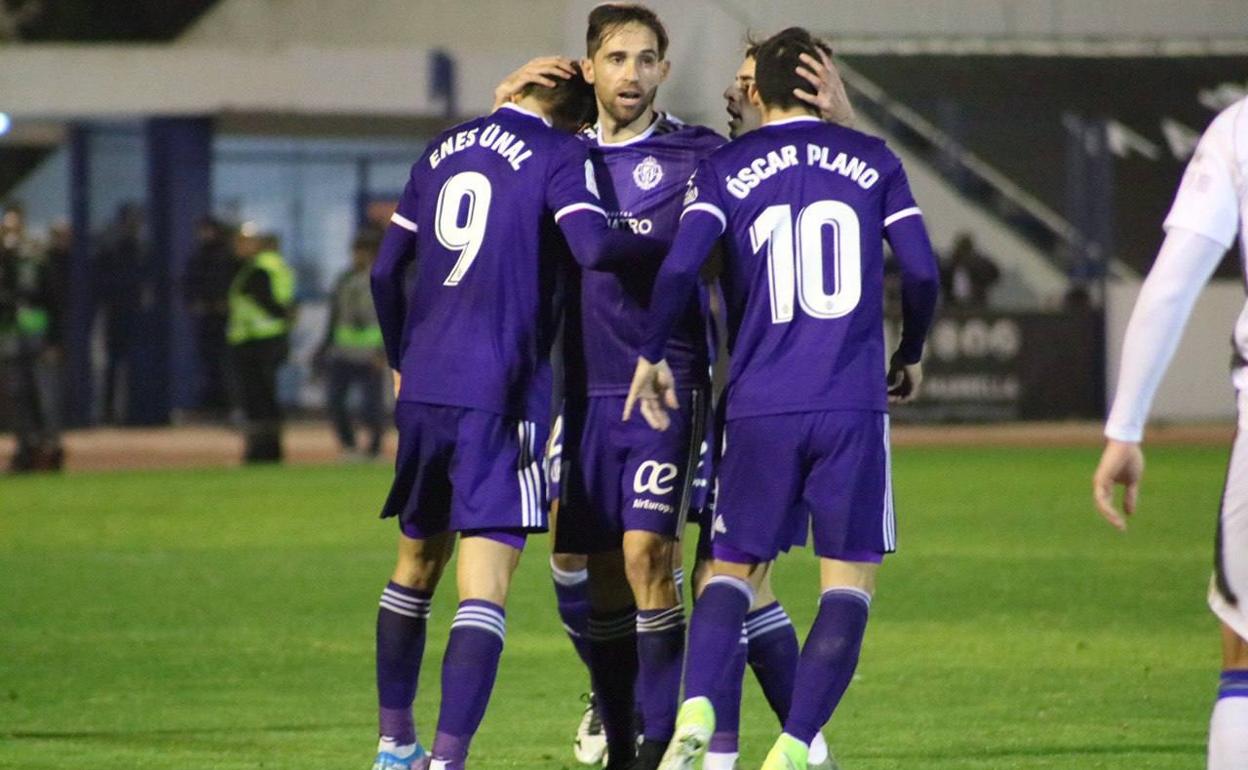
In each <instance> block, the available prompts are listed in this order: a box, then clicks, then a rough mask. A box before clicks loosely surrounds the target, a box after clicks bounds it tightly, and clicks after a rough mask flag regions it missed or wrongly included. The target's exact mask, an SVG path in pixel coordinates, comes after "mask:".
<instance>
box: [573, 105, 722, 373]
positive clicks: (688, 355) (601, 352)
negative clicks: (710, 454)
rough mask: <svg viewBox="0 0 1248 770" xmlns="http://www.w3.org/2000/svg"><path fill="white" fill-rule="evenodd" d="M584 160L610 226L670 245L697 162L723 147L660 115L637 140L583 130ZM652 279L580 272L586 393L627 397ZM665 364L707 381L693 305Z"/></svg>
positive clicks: (647, 271)
mask: <svg viewBox="0 0 1248 770" xmlns="http://www.w3.org/2000/svg"><path fill="white" fill-rule="evenodd" d="M585 138H586V139H587V140H588V142H589V144H590V156H591V157H592V159H593V162H594V167H595V169H596V171H597V178H598V180H599V182H600V184H601V192H602V206H603V208H605V209H606V210H607V216H608V218H609V220H610V222H611V224H612V226H613V227H617V228H628V229H631V230H632V231H633V232H634V233H637V234H639V235H645V236H649V237H652V238H657V239H659V240H661V241H665V242H668V243H670V242H671V241H672V239H673V238H675V237H676V229H677V226H678V224H679V222H680V201H681V197H682V196H683V195H684V194H685V189H686V184H687V182H688V180H689V177H690V175H692V174H693V171H694V169H695V168H696V167H697V163H698V161H699V160H701V159H702V158H704V157H706V155H707V154H708V153H710V152H711V151H712V150H714V149H715V148H717V147H719V146H720V145H722V144H723V143H724V139H723V137H721V136H719V135H718V134H716V133H715V132H713V131H711V130H710V129H707V128H703V127H701V126H688V125H685V124H684V123H681V122H680V121H678V120H675V119H674V118H671V117H669V116H667V115H664V114H663V113H659V116H658V119H657V120H655V122H654V123H653V124H652V125H651V126H650V128H649V129H647V130H646V131H645V132H644V133H642V134H641V135H639V136H637V137H635V138H633V139H630V140H628V141H626V142H621V143H618V144H603V143H602V142H600V141H599V140H598V134H597V133H596V132H588V133H587V134H586V135H585ZM653 282H654V268H653V265H648V266H646V267H645V268H644V269H638V270H633V271H622V272H619V273H605V272H590V271H586V272H585V273H584V274H583V275H582V279H581V306H582V310H581V313H582V315H581V318H582V333H583V337H584V346H585V348H584V357H585V368H586V374H587V378H588V386H589V393H590V395H594V396H618V395H624V394H626V393H628V386H629V384H630V383H631V382H632V379H633V369H634V367H635V365H636V362H637V350H638V348H639V347H640V345H641V339H642V334H643V332H644V329H645V319H646V312H647V308H648V305H649V300H650V292H651V289H652V287H653ZM667 345H668V347H667V350H668V362H669V363H670V364H671V366H672V368H673V370H675V371H676V372H677V373H678V376H681V375H683V376H681V380H680V381H681V383H682V384H683V385H686V386H688V385H693V384H697V383H702V382H705V380H706V371H707V365H708V363H707V361H708V359H707V351H706V329H705V321H704V319H703V309H702V308H701V306H700V303H699V302H697V301H692V300H691V301H690V302H688V303H686V305H685V306H684V307H683V308H682V313H681V316H680V318H679V320H678V322H677V323H676V325H675V327H674V329H673V333H672V335H671V338H670V339H669V340H667Z"/></svg>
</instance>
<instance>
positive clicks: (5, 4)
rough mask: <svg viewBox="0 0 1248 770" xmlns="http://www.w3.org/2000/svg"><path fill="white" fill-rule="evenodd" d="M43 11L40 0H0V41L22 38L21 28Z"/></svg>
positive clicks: (13, 41)
mask: <svg viewBox="0 0 1248 770" xmlns="http://www.w3.org/2000/svg"><path fill="white" fill-rule="evenodd" d="M42 13H43V3H42V1H41V0H0V43H16V42H18V41H20V40H21V39H22V28H23V27H25V26H26V25H27V24H29V23H30V22H32V21H34V20H35V19H37V18H39V16H40V15H41V14H42Z"/></svg>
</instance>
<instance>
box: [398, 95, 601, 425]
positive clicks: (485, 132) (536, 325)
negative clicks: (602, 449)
mask: <svg viewBox="0 0 1248 770" xmlns="http://www.w3.org/2000/svg"><path fill="white" fill-rule="evenodd" d="M597 195H598V191H597V185H596V184H595V181H594V176H593V167H592V165H590V163H589V156H588V151H587V149H586V148H585V145H584V143H583V142H581V141H579V140H578V139H577V138H576V137H575V136H573V135H572V134H569V133H565V132H561V131H557V130H555V129H553V128H551V127H550V126H549V125H548V124H546V122H545V121H544V119H543V118H542V117H541V116H539V115H536V114H534V113H531V112H528V111H526V110H523V109H521V108H519V107H516V106H515V105H507V106H505V107H503V108H502V109H499V110H497V111H496V112H494V113H493V114H491V115H487V116H485V117H482V118H477V119H475V120H472V121H468V122H466V123H462V124H460V125H458V126H455V127H453V128H451V129H449V130H447V131H445V132H444V133H442V134H441V135H440V136H438V137H437V138H436V139H435V140H434V141H432V142H431V143H430V144H429V146H428V147H427V148H426V150H425V153H424V154H423V155H422V156H421V159H420V160H419V161H418V162H417V163H416V164H415V165H414V166H413V167H412V173H411V179H410V180H409V181H408V184H407V187H406V189H405V190H404V192H403V197H402V199H401V200H400V201H399V204H398V208H397V209H396V211H395V213H394V216H393V217H392V219H391V223H392V227H391V230H392V231H394V230H395V227H394V226H396V225H397V226H398V227H399V228H402V229H403V230H405V231H408V232H410V233H415V239H414V240H415V249H412V248H410V247H409V248H406V249H403V250H394V249H387V248H385V247H384V246H383V249H382V251H381V254H380V256H379V258H378V262H377V264H376V265H375V266H374V268H373V294H374V299H375V301H376V304H377V309H378V317H379V319H380V321H381V323H382V330H383V335H384V337H385V341H386V352H387V355H388V357H389V360H390V366H391V367H392V368H394V369H396V370H399V371H400V372H401V373H402V384H401V390H400V392H399V396H398V399H399V401H417V402H423V403H429V404H441V405H449V406H458V407H468V408H473V409H480V410H485V411H489V412H494V413H497V414H502V415H506V416H509V417H515V418H520V419H524V420H530V421H533V422H535V423H537V424H539V425H547V424H549V413H550V403H551V365H550V349H551V344H552V341H553V338H554V334H555V328H556V320H557V318H556V316H557V311H558V307H557V301H556V300H557V297H556V289H557V287H558V286H559V285H560V283H561V279H560V271H562V270H563V269H565V268H566V266H567V265H568V262H567V260H566V259H565V258H564V255H566V254H567V248H566V246H565V245H564V241H563V236H562V235H561V233H560V232H559V228H558V226H557V224H556V223H557V221H558V220H559V219H560V218H562V217H564V216H566V215H568V214H571V213H573V212H576V211H582V210H586V209H590V210H594V211H596V212H598V213H599V214H602V212H601V208H600V206H599V204H598V197H597ZM603 216H604V217H605V214H603ZM604 221H605V219H604ZM400 234H401V233H400ZM409 240H410V236H409ZM412 260H415V269H414V270H413V271H412V272H413V273H414V280H413V281H412V282H411V284H410V286H407V285H405V278H404V276H405V274H406V273H407V272H408V271H407V267H408V265H409V264H410V263H411V262H412Z"/></svg>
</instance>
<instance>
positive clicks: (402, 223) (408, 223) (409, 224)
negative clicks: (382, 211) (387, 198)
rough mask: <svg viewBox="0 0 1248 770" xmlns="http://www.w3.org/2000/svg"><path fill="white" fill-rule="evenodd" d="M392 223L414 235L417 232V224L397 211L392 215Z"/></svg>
mask: <svg viewBox="0 0 1248 770" xmlns="http://www.w3.org/2000/svg"><path fill="white" fill-rule="evenodd" d="M390 221H391V222H393V223H394V224H396V225H398V226H399V227H402V228H403V229H404V230H407V231H409V232H413V233H414V232H416V223H415V222H413V221H412V220H410V219H408V218H407V217H405V216H403V215H402V214H400V213H399V212H397V211H396V212H394V213H393V214H391V215H390Z"/></svg>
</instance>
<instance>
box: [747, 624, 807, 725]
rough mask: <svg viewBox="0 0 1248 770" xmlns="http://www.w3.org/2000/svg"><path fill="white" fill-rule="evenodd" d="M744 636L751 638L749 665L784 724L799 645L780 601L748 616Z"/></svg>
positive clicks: (790, 700)
mask: <svg viewBox="0 0 1248 770" xmlns="http://www.w3.org/2000/svg"><path fill="white" fill-rule="evenodd" d="M745 636H746V638H747V639H748V640H749V655H748V658H747V660H748V661H749V664H750V668H751V669H753V671H754V676H755V678H757V679H758V684H759V686H760V687H762V689H763V695H764V696H765V697H766V698H767V703H768V705H770V706H771V710H772V711H773V712H775V714H776V717H777V718H778V719H779V720H780V723H781V724H783V723H784V720H785V719H787V718H788V716H789V705H790V704H791V703H792V702H793V680H794V678H795V677H796V676H797V659H798V655H799V648H798V645H797V632H796V631H794V630H793V621H792V620H790V619H789V616H788V613H786V612H785V611H784V607H781V606H780V603H779V602H772V603H771V604H768V605H767V606H766V607H762V608H760V609H757V610H754V611H753V612H751V613H750V614H748V615H746V616H745Z"/></svg>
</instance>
